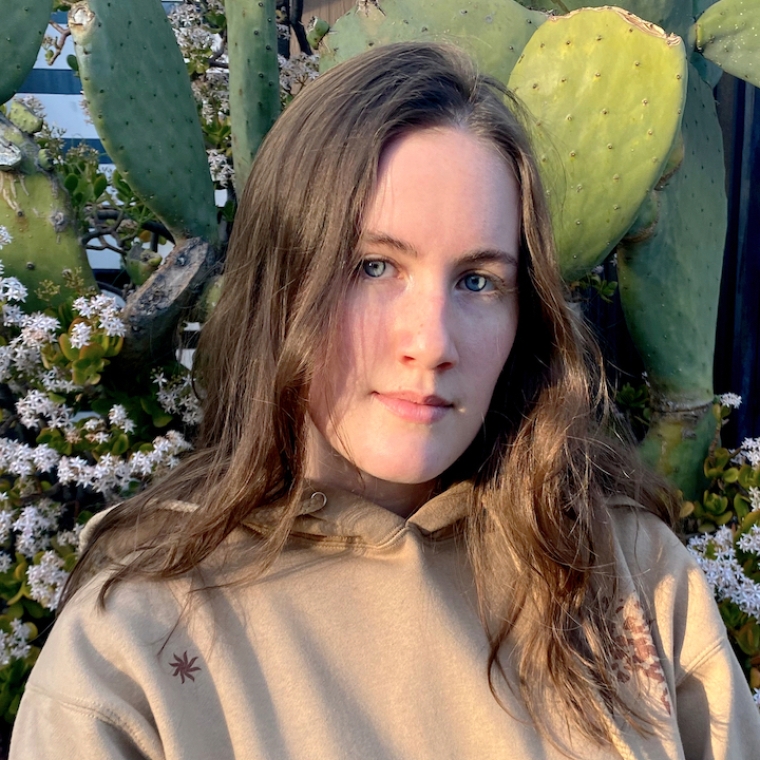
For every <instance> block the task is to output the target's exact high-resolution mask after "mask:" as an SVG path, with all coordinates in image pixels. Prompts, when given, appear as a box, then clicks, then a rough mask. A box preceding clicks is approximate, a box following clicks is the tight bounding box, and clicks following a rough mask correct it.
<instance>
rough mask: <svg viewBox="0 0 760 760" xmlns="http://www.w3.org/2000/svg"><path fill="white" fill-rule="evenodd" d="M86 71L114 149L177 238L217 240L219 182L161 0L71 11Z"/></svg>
mask: <svg viewBox="0 0 760 760" xmlns="http://www.w3.org/2000/svg"><path fill="white" fill-rule="evenodd" d="M69 29H70V30H71V34H72V36H73V38H74V42H75V49H76V56H77V62H78V65H79V74H80V76H81V79H82V87H83V89H84V94H85V97H86V99H87V103H88V105H89V109H90V113H91V115H92V120H93V122H94V124H95V127H96V129H97V131H98V135H99V136H100V138H101V140H102V141H103V144H104V146H105V148H106V150H107V151H108V154H109V156H110V157H111V159H112V160H113V162H114V163H115V164H116V167H117V168H118V169H119V171H120V172H121V174H122V175H123V176H124V177H125V178H126V179H127V181H128V182H129V184H130V185H131V186H132V187H133V188H134V190H135V192H136V193H137V194H138V195H139V196H140V197H141V198H142V200H143V201H144V202H145V204H146V205H148V206H149V207H150V208H151V209H152V210H153V212H154V213H155V214H156V215H157V216H158V217H159V218H160V219H161V220H162V221H163V222H164V224H166V226H167V227H168V228H169V230H170V231H171V232H172V234H173V235H174V237H175V239H176V240H177V241H181V240H185V239H187V238H191V237H195V236H200V237H203V238H205V239H206V240H208V241H209V242H211V243H212V244H215V243H216V242H217V241H218V225H217V219H216V205H215V202H214V186H213V183H212V181H211V176H210V174H209V168H208V162H207V160H206V152H205V148H204V144H203V134H202V132H201V128H200V123H199V121H198V114H197V111H196V107H195V102H194V100H193V95H192V91H191V89H190V80H189V78H188V75H187V70H186V68H185V63H184V60H183V59H182V54H181V53H180V51H179V48H178V47H177V43H176V40H175V38H174V34H173V32H172V29H171V26H170V24H169V21H168V19H167V18H166V13H165V12H164V10H163V8H162V6H161V4H160V3H158V2H156V0H129V2H112V0H84V1H83V2H79V3H76V4H75V5H73V6H72V7H71V10H70V11H69Z"/></svg>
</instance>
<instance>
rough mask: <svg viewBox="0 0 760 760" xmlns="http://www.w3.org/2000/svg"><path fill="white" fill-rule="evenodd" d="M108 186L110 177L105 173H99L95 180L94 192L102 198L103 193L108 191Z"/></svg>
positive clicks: (97, 196)
mask: <svg viewBox="0 0 760 760" xmlns="http://www.w3.org/2000/svg"><path fill="white" fill-rule="evenodd" d="M107 187H108V179H107V178H106V176H105V175H104V174H98V176H97V177H95V182H94V183H93V186H92V194H93V195H94V196H95V198H96V199H98V198H100V196H101V195H103V193H104V192H105V191H106V188H107Z"/></svg>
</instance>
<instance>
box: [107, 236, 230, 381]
mask: <svg viewBox="0 0 760 760" xmlns="http://www.w3.org/2000/svg"><path fill="white" fill-rule="evenodd" d="M215 261H216V257H215V253H214V250H213V249H212V248H211V247H210V246H209V244H208V242H207V241H205V240H202V239H201V238H192V239H191V240H186V241H183V242H182V243H181V244H179V245H177V246H175V248H174V250H173V251H172V252H171V253H170V254H169V255H168V256H167V257H166V259H165V260H164V263H163V264H162V265H161V266H160V267H159V269H158V270H157V271H156V272H155V273H154V274H153V276H152V277H151V278H150V279H149V280H148V281H147V282H146V283H145V284H144V285H143V286H142V287H141V288H139V289H138V290H137V292H136V293H134V294H133V295H132V296H130V298H129V300H128V301H127V304H126V306H125V307H124V310H123V311H122V314H121V316H122V319H123V320H124V322H125V323H126V325H127V334H126V336H125V339H124V347H123V348H122V350H121V353H120V354H119V355H118V356H117V357H116V358H115V359H114V364H118V366H119V367H121V368H122V369H125V370H126V369H128V368H137V367H144V366H145V363H146V361H155V360H157V359H163V360H165V359H166V358H167V357H170V356H172V353H173V345H172V340H173V338H174V333H175V330H176V326H177V323H178V322H179V319H180V317H181V316H182V315H183V314H187V311H188V309H189V308H190V307H191V306H192V304H193V303H194V302H195V301H197V299H198V296H199V295H200V293H201V291H202V290H203V287H204V285H205V283H206V282H207V281H208V280H209V278H210V277H211V276H212V275H213V274H214V268H215Z"/></svg>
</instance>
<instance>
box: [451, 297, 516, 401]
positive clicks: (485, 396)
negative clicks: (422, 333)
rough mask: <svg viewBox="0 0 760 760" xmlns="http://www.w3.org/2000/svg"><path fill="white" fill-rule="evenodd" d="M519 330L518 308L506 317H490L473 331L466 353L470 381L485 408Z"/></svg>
mask: <svg viewBox="0 0 760 760" xmlns="http://www.w3.org/2000/svg"><path fill="white" fill-rule="evenodd" d="M516 332H517V309H516V308H511V309H509V311H508V315H507V317H506V318H505V319H500V320H494V321H488V322H486V323H483V324H481V325H480V326H479V329H477V330H473V331H472V336H471V337H470V338H469V339H468V340H467V342H466V344H465V346H466V349H465V351H464V352H463V356H462V360H463V361H462V366H463V368H464V371H465V373H466V375H467V383H468V385H469V387H470V390H471V392H472V394H473V398H474V399H477V404H478V407H479V408H480V411H481V412H483V411H485V410H487V408H488V406H489V405H490V402H491V397H492V395H493V392H494V389H495V388H496V383H497V382H498V379H499V377H500V375H501V372H502V370H503V369H504V365H505V364H506V362H507V359H508V358H509V354H510V353H511V351H512V346H513V344H514V341H515V334H516Z"/></svg>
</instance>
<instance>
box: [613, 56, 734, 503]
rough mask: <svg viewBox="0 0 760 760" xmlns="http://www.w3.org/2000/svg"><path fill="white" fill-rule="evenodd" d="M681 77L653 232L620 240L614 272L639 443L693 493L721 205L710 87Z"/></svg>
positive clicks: (704, 440) (706, 401)
mask: <svg viewBox="0 0 760 760" xmlns="http://www.w3.org/2000/svg"><path fill="white" fill-rule="evenodd" d="M688 86H689V96H688V98H687V100H686V110H685V112H684V117H683V125H682V130H683V148H684V150H683V162H682V164H681V166H680V167H679V168H678V170H677V171H675V172H674V173H673V174H672V176H671V177H670V178H669V179H668V180H667V181H666V182H665V183H664V187H661V189H658V190H657V191H656V196H657V199H656V202H657V205H658V206H659V209H660V213H659V219H658V221H657V224H656V226H655V227H654V228H653V230H652V234H651V235H650V236H645V238H644V239H640V240H637V241H636V240H629V241H623V243H622V244H621V246H620V248H619V249H618V276H619V280H620V297H621V301H622V305H623V309H624V312H625V317H626V321H627V323H628V327H629V331H630V333H631V336H632V338H633V339H634V341H635V343H636V345H637V347H638V349H639V352H640V353H641V355H642V358H643V360H644V364H645V366H646V369H647V374H648V376H649V382H650V386H651V392H652V402H653V403H652V406H653V417H652V423H651V425H650V429H649V433H648V435H647V438H646V440H645V442H644V446H643V448H642V453H643V454H644V456H645V458H646V459H648V460H649V461H650V462H651V463H652V464H654V465H656V466H657V467H658V468H659V469H660V470H661V471H662V472H663V473H664V474H666V475H669V476H670V477H671V478H672V479H673V480H674V481H675V482H677V483H678V484H679V485H680V487H681V488H682V490H683V491H684V492H685V493H687V494H690V495H691V494H697V493H700V491H701V485H702V480H703V475H702V462H703V461H704V455H705V453H706V451H707V448H708V446H709V444H710V441H711V440H712V438H713V437H714V435H715V420H714V418H713V414H712V402H713V380H712V374H713V355H714V351H715V325H716V320H717V308H718V297H719V293H720V273H721V267H722V262H723V243H724V240H725V236H726V225H727V213H726V203H725V192H724V181H725V179H724V173H725V172H724V163H723V143H722V137H721V131H720V125H719V123H718V117H717V114H716V113H715V103H714V99H713V95H712V90H711V89H710V87H709V86H708V85H707V84H706V83H705V82H703V81H702V80H701V78H700V77H699V75H698V74H697V72H696V71H695V70H694V69H693V68H691V70H690V72H689V85H688Z"/></svg>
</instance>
